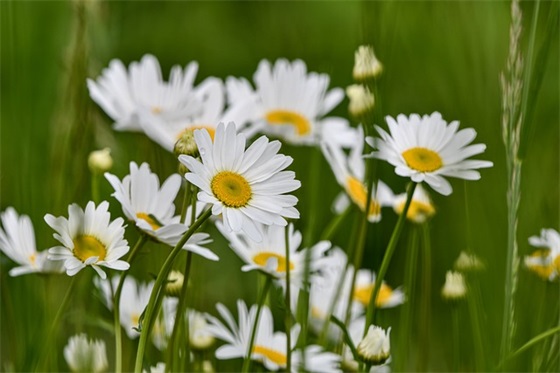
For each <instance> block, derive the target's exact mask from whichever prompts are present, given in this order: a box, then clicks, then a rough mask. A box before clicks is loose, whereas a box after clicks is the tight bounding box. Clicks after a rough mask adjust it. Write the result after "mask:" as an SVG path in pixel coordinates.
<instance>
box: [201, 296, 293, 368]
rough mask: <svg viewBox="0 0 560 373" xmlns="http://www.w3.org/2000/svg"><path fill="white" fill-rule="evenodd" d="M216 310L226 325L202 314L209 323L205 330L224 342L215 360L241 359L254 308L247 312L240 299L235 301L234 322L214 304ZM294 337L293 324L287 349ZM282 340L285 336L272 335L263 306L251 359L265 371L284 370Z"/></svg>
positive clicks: (255, 311) (229, 315) (253, 318)
mask: <svg viewBox="0 0 560 373" xmlns="http://www.w3.org/2000/svg"><path fill="white" fill-rule="evenodd" d="M216 308H217V310H218V313H219V314H220V316H222V318H223V319H224V320H225V321H226V324H227V326H226V325H224V324H223V323H222V322H221V321H219V320H218V319H217V318H216V317H214V316H212V315H209V314H206V318H207V319H208V324H209V325H208V331H209V332H210V333H211V334H213V335H214V337H216V338H218V339H221V340H222V341H224V342H226V344H225V345H223V346H220V347H219V348H218V349H217V350H216V358H218V359H220V360H224V359H234V358H243V357H245V356H246V354H247V349H248V346H249V343H250V339H251V330H252V328H253V325H254V324H255V318H256V315H257V306H256V305H253V306H252V307H251V310H250V311H249V310H248V309H247V306H246V304H245V303H244V302H243V301H242V300H238V301H237V311H238V318H239V319H238V320H239V322H238V323H236V322H235V320H234V318H233V316H232V314H231V313H230V312H229V311H228V309H227V308H226V307H225V306H224V305H223V304H221V303H219V304H217V305H216ZM298 335H299V325H294V327H293V328H292V330H291V341H292V346H291V348H294V346H295V344H296V342H297V337H298ZM286 338H287V337H286V333H283V332H276V333H275V332H274V320H273V318H272V313H271V312H270V309H269V308H268V307H267V306H263V308H262V310H261V316H260V319H259V324H258V325H257V331H256V334H255V343H254V345H253V350H252V353H251V359H252V360H255V361H260V362H262V363H263V364H264V366H265V367H266V369H268V370H278V369H282V368H285V367H286V363H287V351H286Z"/></svg>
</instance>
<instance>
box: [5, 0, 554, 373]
mask: <svg viewBox="0 0 560 373" xmlns="http://www.w3.org/2000/svg"><path fill="white" fill-rule="evenodd" d="M85 4H88V5H87V6H86V8H87V9H86V12H85V13H83V14H82V15H84V14H85V16H84V17H85V18H84V19H83V22H82V24H86V27H85V28H83V29H80V27H78V26H77V21H76V19H77V18H78V15H79V14H80V12H79V11H78V10H77V9H79V8H81V7H83V5H85ZM550 6H551V3H550V2H543V3H542V9H541V15H542V17H541V19H539V22H540V26H543V25H544V23H545V20H546V14H547V9H549V8H550ZM522 10H523V11H524V34H523V35H524V39H523V43H524V44H523V46H524V48H525V50H526V38H527V34H528V30H529V24H530V22H529V20H530V19H531V16H532V12H533V10H534V9H533V4H532V3H529V2H524V3H522ZM0 11H1V14H0V24H1V26H0V27H1V29H0V30H1V35H0V47H1V49H0V50H1V67H0V71H1V101H0V104H1V113H0V119H1V132H0V134H1V139H0V145H1V159H0V188H1V189H0V208H1V209H2V210H4V209H5V208H6V207H8V206H14V207H15V208H16V209H17V210H18V212H19V213H23V214H28V215H30V217H31V218H32V220H33V222H34V225H35V231H36V237H37V243H38V244H37V246H38V249H40V250H41V249H46V248H48V247H51V246H52V245H54V244H55V241H54V239H53V238H52V231H51V230H50V228H49V227H48V226H47V225H46V224H45V223H44V221H43V216H44V215H45V214H46V213H52V214H54V215H66V209H67V206H68V204H70V203H72V202H76V203H78V204H80V205H81V206H85V204H86V203H87V201H88V200H89V199H90V198H91V197H90V189H89V188H90V187H89V185H90V179H89V177H90V176H89V173H88V170H87V163H86V160H87V155H88V153H89V152H90V151H92V150H94V149H98V148H101V147H104V146H110V147H111V148H112V150H113V156H114V159H115V166H114V168H113V170H112V172H113V173H115V174H117V175H118V176H119V177H122V176H124V175H125V174H126V173H127V169H128V163H129V162H130V161H136V162H142V161H147V162H149V163H150V165H151V167H152V169H153V170H155V171H156V172H158V173H159V174H160V175H161V176H162V177H166V176H167V175H169V174H171V173H172V172H174V170H175V167H176V164H175V159H174V157H173V156H172V155H170V154H168V153H166V152H165V151H163V150H161V149H159V147H158V146H157V145H156V144H154V143H152V142H151V141H150V140H148V139H147V138H145V137H144V136H143V135H139V134H132V133H117V132H113V131H112V130H111V120H110V119H109V118H108V117H107V116H105V114H104V113H103V112H102V111H101V110H100V109H99V108H98V107H97V106H96V105H95V103H93V101H91V100H90V99H89V97H88V95H87V90H86V89H85V77H86V76H87V77H97V76H98V75H99V73H100V71H101V69H102V68H103V67H105V66H107V65H108V62H109V61H110V60H111V59H112V58H119V59H121V60H123V61H124V62H125V63H126V64H128V63H129V62H131V61H136V60H139V59H140V58H141V56H142V55H143V54H145V53H152V54H154V55H155V56H156V57H158V59H159V61H160V63H161V65H162V68H163V72H164V76H167V74H168V72H169V69H170V67H171V66H172V65H174V64H180V65H186V64H187V63H188V62H190V61H192V60H196V61H198V62H199V64H200V69H199V73H198V79H197V82H199V81H201V80H202V79H204V78H205V77H207V76H218V77H221V78H225V77H227V76H230V75H233V76H244V77H247V78H251V77H252V74H253V72H254V71H255V69H256V67H257V64H258V62H259V61H260V60H261V59H263V58H267V59H270V60H274V59H276V58H280V57H285V58H288V59H295V58H300V59H302V60H304V61H305V62H306V63H307V66H308V69H309V70H310V71H318V72H325V73H328V74H330V76H331V86H333V87H345V86H347V85H349V84H351V83H352V75H351V70H352V66H353V53H354V51H355V49H356V48H357V46H359V45H361V44H364V43H372V44H373V45H374V46H375V50H376V54H377V55H378V57H379V58H380V60H381V61H382V62H383V64H384V67H385V71H384V74H383V77H382V79H381V81H380V100H381V101H382V105H383V112H384V113H385V114H389V115H393V116H396V115H397V114H399V113H404V114H410V113H420V114H427V113H431V112H433V111H439V112H441V113H442V114H443V117H444V118H445V119H447V120H448V121H451V120H459V121H460V122H461V126H462V127H473V128H475V129H476V131H477V132H478V136H477V138H476V142H482V143H485V144H487V151H486V152H485V153H484V154H483V155H481V156H480V157H479V158H482V159H488V160H491V161H492V162H494V167H493V168H491V169H485V170H482V172H481V173H482V179H481V180H480V181H476V182H468V183H466V184H465V183H464V182H463V181H459V180H453V181H452V185H453V188H454V192H453V194H452V195H451V196H449V197H444V196H440V195H437V194H435V193H433V194H432V196H433V199H434V203H435V204H436V206H437V209H438V213H437V215H436V216H435V218H434V219H433V221H432V222H431V223H430V227H431V233H432V241H433V242H432V244H433V273H432V275H433V277H432V278H433V280H432V283H433V289H432V311H433V315H432V318H431V330H430V333H431V335H430V337H429V340H430V344H431V349H430V356H429V361H430V370H440V371H441V370H443V371H445V370H450V369H451V366H450V365H449V364H450V355H451V346H450V344H449V340H450V338H451V337H450V333H449V330H450V325H451V321H450V320H451V319H450V306H449V305H448V304H446V303H444V302H443V301H441V300H440V297H439V291H440V288H441V286H442V285H443V281H444V277H445V272H446V271H447V270H448V269H450V268H451V266H452V263H453V261H454V259H455V258H456V257H457V255H458V254H459V252H460V251H461V250H465V249H467V247H470V248H471V249H472V250H474V251H475V252H476V253H477V254H478V255H479V256H480V257H481V258H482V259H483V260H484V262H485V263H486V265H487V271H486V272H484V273H483V274H481V275H480V282H481V284H482V296H483V309H484V313H485V319H484V325H485V330H484V332H485V333H484V334H485V340H486V344H485V348H486V349H487V352H488V355H487V356H489V360H490V361H491V362H493V363H495V362H496V360H497V354H498V350H499V340H500V332H501V331H500V329H501V318H502V304H503V298H504V294H503V292H504V290H503V289H504V276H505V258H506V239H507V230H506V172H505V160H504V159H505V157H504V146H503V144H502V137H501V118H500V112H501V93H500V85H499V74H500V72H501V71H502V70H503V69H504V68H505V61H506V58H507V52H508V45H509V22H510V3H509V2H505V1H472V2H467V1H427V2H422V1H418V2H412V1H378V2H358V1H313V2H275V1H263V2H233V1H231V2H220V1H216V2H195V1H193V2H182V1H175V2H165V1H158V2H149V1H145V2H116V1H115V2H97V1H91V2H88V3H81V6H76V4H73V3H72V2H62V1H60V2H54V1H44V2H42V1H41V2H40V1H25V2H13V1H2V2H0ZM541 29H542V27H541V28H539V32H538V33H537V45H539V44H540V42H541V41H542V40H543V39H544V38H545V37H546V35H544V33H543V32H542V31H541ZM551 37H553V41H552V43H551V49H550V51H549V61H548V64H547V65H546V71H545V72H544V79H543V85H542V90H541V92H540V95H539V97H538V100H536V105H537V107H536V108H535V116H534V120H533V122H532V123H530V125H531V126H532V128H533V129H534V131H533V134H532V136H531V137H530V138H526V139H524V141H528V152H527V158H526V160H525V162H524V168H523V175H522V177H523V181H522V201H521V205H520V209H519V234H518V241H519V252H520V254H522V255H525V254H528V253H530V252H532V251H533V249H532V248H530V246H529V245H528V242H527V238H528V237H529V236H531V235H536V234H538V233H539V231H540V229H541V228H543V227H551V228H556V229H558V227H559V195H560V191H559V184H560V183H559V181H560V180H559V175H560V173H559V167H560V163H559V144H560V141H559V140H560V137H559V136H560V135H559V127H560V126H559V122H560V120H559V119H560V118H559V107H558V102H559V86H560V84H559V83H560V75H559V38H558V35H557V34H556V35H552V36H551ZM346 105H347V101H346V100H345V101H344V102H343V103H342V104H341V105H339V106H338V107H337V108H336V110H335V111H334V112H333V113H334V114H336V115H341V116H347V112H346ZM283 151H284V152H286V153H288V154H291V155H293V156H294V158H295V161H294V164H293V166H292V169H294V170H295V171H296V173H297V174H298V175H299V176H298V177H299V178H300V180H302V183H303V186H302V188H301V189H300V190H299V191H298V192H297V193H296V194H297V195H298V197H300V203H299V205H298V206H299V208H300V211H301V214H302V219H301V220H300V221H298V222H296V225H297V226H298V227H299V228H300V229H303V230H305V229H306V223H307V221H308V216H309V198H308V196H309V195H310V194H311V193H317V194H318V196H317V198H318V200H319V202H320V205H319V206H317V208H316V210H314V214H315V216H316V219H317V225H316V229H315V231H314V235H315V237H318V235H319V234H320V232H321V231H322V228H323V227H324V226H325V225H326V224H327V223H328V222H329V221H330V219H331V217H332V214H331V212H330V209H329V206H330V204H331V202H332V200H333V198H334V196H335V195H336V194H337V193H338V191H339V187H338V186H337V184H336V182H335V179H334V177H333V175H332V172H331V170H330V168H329V166H328V165H327V163H326V162H325V161H324V160H321V163H320V170H319V174H320V181H319V183H318V185H320V186H321V188H320V190H317V191H309V190H308V189H309V185H310V184H309V180H308V176H307V175H309V173H310V170H309V167H310V162H309V156H310V154H311V150H310V149H301V148H299V149H298V148H294V147H289V146H284V147H283ZM378 174H379V175H381V177H382V178H383V179H384V180H386V182H387V183H388V184H389V185H390V186H391V187H392V188H393V190H395V191H396V192H400V191H402V190H404V186H405V182H406V180H405V179H403V178H399V177H397V176H395V175H394V173H393V170H392V167H390V166H389V165H386V164H381V163H378ZM101 192H102V198H103V199H107V200H109V201H110V203H111V204H112V207H111V210H112V211H113V213H114V215H115V216H120V215H121V210H120V206H118V203H116V201H115V200H114V199H112V198H111V197H110V193H111V190H110V187H109V185H108V183H105V182H103V183H102V189H101ZM465 192H466V193H467V196H466V197H465ZM467 206H468V211H469V214H470V215H469V222H468V223H469V224H470V231H471V234H470V235H469V234H468V233H467V221H466V220H467V216H466V207H467ZM395 221H396V218H395V216H394V214H393V213H392V211H390V210H387V211H386V212H385V214H384V217H383V220H382V222H381V223H379V224H377V225H376V226H375V227H373V228H372V229H370V234H369V236H368V246H367V249H366V260H365V261H364V266H365V267H368V268H377V267H378V266H379V263H380V258H381V255H382V251H381V250H383V248H384V246H385V244H386V243H387V241H388V239H389V236H390V232H391V231H392V227H393V226H394V224H395ZM350 224H351V219H349V221H348V223H347V226H346V227H344V229H342V230H341V232H340V233H339V234H337V235H336V236H335V238H334V243H336V244H337V245H339V246H341V247H345V245H346V244H347V238H348V233H347V232H349V231H350ZM211 232H215V231H213V230H212V231H211ZM214 236H215V243H214V244H213V245H212V248H213V249H215V251H216V252H217V253H218V254H219V255H220V256H221V258H222V259H221V261H220V262H219V263H209V262H207V261H205V260H203V259H201V258H197V259H196V262H195V264H196V265H195V274H194V280H193V281H194V284H195V289H196V290H195V295H194V301H193V303H194V305H195V306H196V307H198V308H200V309H203V310H206V311H211V312H215V311H214V304H215V303H216V302H224V303H226V304H227V305H229V306H232V305H233V304H234V302H235V300H236V299H237V298H240V297H242V298H243V299H245V300H247V301H248V302H254V301H255V287H254V286H252V285H250V286H247V284H252V283H254V280H255V278H256V275H255V274H254V273H250V274H244V273H241V272H240V271H239V268H240V266H241V262H240V260H239V259H238V258H237V257H235V255H234V254H232V253H231V252H230V251H229V249H227V247H226V246H225V244H224V241H223V239H222V238H220V237H219V235H214ZM127 237H128V238H129V240H130V242H131V244H133V242H134V240H135V239H136V238H137V234H136V232H133V230H132V229H129V230H128V232H127ZM403 238H405V237H403ZM405 242H406V241H405V239H403V240H402V243H403V244H402V245H401V246H400V247H399V248H398V249H397V252H396V255H395V257H394V260H393V262H392V265H391V267H390V270H389V274H388V281H389V283H390V284H393V285H399V284H402V282H403V268H404V260H405V257H406V255H407V252H406V246H405V245H404V243H405ZM166 252H168V249H166V248H164V247H162V246H157V245H155V244H149V245H147V249H145V254H144V255H143V256H142V257H141V258H140V260H139V261H138V264H135V265H134V268H133V273H134V274H135V276H136V277H137V278H142V279H146V280H147V279H149V278H150V273H157V270H158V265H161V263H162V262H163V260H164V257H165V253H166ZM11 266H12V264H11V263H10V261H9V260H8V259H7V258H5V257H2V262H1V275H0V278H1V299H2V301H1V320H0V330H1V333H0V335H1V337H0V342H1V346H0V353H1V358H0V370H11V369H14V370H16V371H26V370H30V369H32V367H33V365H32V364H33V361H34V360H33V359H34V356H36V354H37V351H38V350H39V349H40V348H41V341H43V340H44V338H45V335H46V333H47V330H48V326H49V320H51V319H52V318H53V316H54V313H55V312H56V309H57V306H58V304H59V303H60V301H61V299H62V297H63V295H64V292H65V291H66V287H67V283H68V278H66V276H60V277H57V278H49V279H47V278H44V277H39V276H24V277H18V278H10V277H9V276H8V270H9V268H11ZM419 271H420V272H421V271H422V268H419ZM419 274H420V273H419ZM92 277H93V271H91V270H89V269H88V270H85V271H83V272H82V273H80V274H79V282H78V290H77V291H76V294H75V296H73V298H72V303H71V308H70V311H69V312H68V315H67V317H66V318H65V320H64V326H63V332H62V333H61V335H60V341H59V343H64V344H65V341H66V337H67V336H68V335H71V334H73V333H75V332H77V331H87V332H88V333H89V334H91V335H95V336H98V337H101V338H104V340H105V341H106V342H107V344H108V350H109V351H112V344H113V343H114V342H113V339H112V337H111V334H110V332H109V331H108V330H107V329H106V328H105V327H104V324H103V323H100V322H99V319H101V318H102V319H103V320H105V321H106V322H107V321H108V322H111V315H110V314H109V313H108V311H106V310H105V309H104V307H103V306H102V305H101V303H100V302H99V301H98V300H97V299H96V297H95V296H93V294H95V292H94V289H93V285H92V281H91V278H92ZM518 287H519V291H518V297H517V304H516V308H517V325H518V329H517V334H516V338H515V339H514V344H515V346H520V345H521V344H522V343H524V342H525V341H526V340H528V339H529V338H530V337H531V336H534V335H535V334H536V333H537V332H538V331H539V328H545V326H544V324H538V320H537V319H538V318H537V317H536V312H535V310H534V308H535V307H537V306H538V305H539V304H541V303H542V302H545V304H546V305H547V306H546V307H545V310H546V311H545V314H544V316H542V317H541V318H542V319H543V320H544V321H543V322H544V323H545V324H546V325H548V326H551V325H553V324H554V320H553V317H554V314H555V312H557V308H558V302H559V300H558V283H554V284H549V285H545V284H544V283H543V282H542V281H540V280H538V279H536V278H535V277H534V276H532V275H531V274H530V273H527V272H526V270H524V269H521V270H520V274H519V286H518ZM419 296H420V297H421V296H422V294H419ZM461 307H462V306H461ZM399 312H400V311H399V309H394V310H390V311H384V312H383V314H382V320H383V321H384V322H386V324H387V325H386V326H388V325H392V326H393V331H395V330H397V329H398V324H397V321H398V320H399V318H398V315H399ZM461 312H463V315H464V316H465V317H466V308H465V307H462V308H461ZM99 315H100V316H101V318H100V317H98V316H99ZM465 320H468V319H467V318H465ZM416 322H418V323H420V322H422V320H416ZM557 322H558V321H556V324H557ZM536 325H541V326H536ZM462 328H464V330H463V331H464V337H462V351H463V352H462V353H463V366H462V368H463V369H472V368H473V367H472V363H471V359H470V358H469V357H470V356H472V351H473V346H472V339H471V336H470V332H469V325H468V323H466V325H463V326H462ZM397 335H398V333H396V332H395V334H394V336H393V341H394V343H398V341H395V338H396V336H397ZM125 340H126V338H125ZM409 342H410V345H411V350H412V351H415V346H418V345H419V344H422V343H425V341H422V340H419V338H418V336H417V335H411V336H410V341H409ZM134 346H135V342H130V341H127V343H126V346H125V350H124V351H125V362H126V361H128V360H131V359H133V358H134V351H135V350H134V349H135V347H134ZM149 354H152V355H151V356H152V357H153V358H154V359H157V354H156V352H155V351H149ZM110 355H111V352H110ZM398 358H399V357H398V356H394V359H398ZM402 358H407V357H404V356H403V357H402ZM408 358H410V359H411V360H413V359H415V356H413V355H411V356H409V357H408ZM58 359H59V360H60V361H59V364H60V365H59V369H61V370H63V369H66V366H65V363H64V362H63V361H62V360H63V359H62V352H61V351H59V354H58ZM154 363H155V360H154ZM514 364H515V365H514V366H515V367H516V368H518V369H519V370H527V369H530V367H531V359H530V353H527V354H524V355H522V356H521V357H520V358H519V359H516V360H515V363H514ZM111 366H112V365H111ZM220 367H221V368H223V369H233V368H231V365H228V363H227V362H226V363H221V365H220ZM408 369H414V365H410V366H409V367H408Z"/></svg>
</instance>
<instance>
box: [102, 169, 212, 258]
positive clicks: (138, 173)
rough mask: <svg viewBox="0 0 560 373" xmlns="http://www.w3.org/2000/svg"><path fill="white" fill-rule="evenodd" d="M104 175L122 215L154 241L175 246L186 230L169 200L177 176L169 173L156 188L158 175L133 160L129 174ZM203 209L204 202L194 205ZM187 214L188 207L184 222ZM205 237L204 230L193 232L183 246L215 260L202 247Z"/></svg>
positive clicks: (178, 179) (176, 186) (178, 181)
mask: <svg viewBox="0 0 560 373" xmlns="http://www.w3.org/2000/svg"><path fill="white" fill-rule="evenodd" d="M105 178H106V179H107V180H108V181H109V183H111V185H112V187H113V188H114V189H115V192H114V193H113V194H112V196H113V197H115V198H116V199H117V201H119V202H120V203H121V206H122V209H123V212H124V214H125V216H126V217H127V218H128V219H129V220H131V221H133V222H134V223H135V224H136V226H137V227H138V228H139V229H140V230H142V231H143V232H144V233H146V234H148V235H149V236H151V237H153V238H154V239H155V240H157V241H160V242H163V243H165V244H167V245H169V246H175V245H176V244H177V243H178V242H179V240H180V239H181V237H182V236H183V235H184V234H185V232H186V231H187V230H188V228H189V226H188V225H186V224H181V222H180V219H181V217H180V216H179V215H174V213H175V205H174V204H173V201H174V200H175V198H176V197H177V193H178V192H179V189H180V188H181V177H180V176H179V175H177V174H173V175H171V176H169V178H167V180H165V182H164V183H163V185H162V186H161V188H160V184H159V178H158V176H157V175H156V174H154V173H152V172H151V171H150V166H149V165H148V164H147V163H142V164H141V165H140V167H138V165H137V164H136V163H135V162H130V174H129V175H127V176H125V177H124V178H123V179H122V181H120V180H119V179H118V178H117V177H116V176H115V175H112V174H109V173H106V174H105ZM203 208H204V204H197V208H196V213H197V215H199V214H200V213H201V212H202V210H203ZM191 215H192V208H191V207H189V208H188V209H187V212H186V219H185V221H186V222H190V221H191ZM208 237H209V235H208V234H206V233H195V234H193V235H192V236H191V237H190V238H189V240H188V241H187V242H186V243H185V246H183V248H184V249H186V250H188V251H192V252H194V253H195V254H198V255H201V256H203V257H204V258H206V259H209V260H218V259H219V258H218V256H217V255H216V254H214V253H213V252H212V251H211V250H209V249H207V248H205V247H202V245H204V244H206V243H208V242H210V241H209V240H208Z"/></svg>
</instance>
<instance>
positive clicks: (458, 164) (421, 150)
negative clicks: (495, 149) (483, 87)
mask: <svg viewBox="0 0 560 373" xmlns="http://www.w3.org/2000/svg"><path fill="white" fill-rule="evenodd" d="M386 120H387V124H388V125H389V131H390V133H391V134H388V133H387V132H385V130H383V129H382V128H380V127H378V126H376V129H377V132H378V133H379V135H380V136H381V139H373V138H368V139H366V141H367V142H368V144H370V145H371V146H373V147H374V148H376V149H377V150H376V151H374V152H373V153H371V156H373V157H376V158H379V159H383V160H386V161H387V162H389V163H390V164H392V165H393V166H395V172H396V174H397V175H399V176H404V177H410V178H411V179H412V181H414V182H417V183H420V182H422V181H425V182H426V183H428V185H430V187H432V188H433V189H434V190H435V191H437V192H438V193H440V194H443V195H449V194H451V192H452V190H453V189H452V188H451V184H449V182H448V181H447V180H446V179H445V178H444V176H451V177H457V178H460V179H466V180H478V179H480V173H479V172H478V171H475V170H476V169H479V168H485V167H492V166H493V163H492V162H489V161H478V160H467V158H468V157H470V156H473V155H476V154H480V153H482V152H484V150H485V149H486V145H484V144H475V145H468V144H469V143H470V142H471V141H472V140H473V139H474V138H475V136H476V131H475V130H474V129H472V128H466V129H462V130H461V131H458V132H457V129H458V127H459V122H457V121H453V122H451V123H449V125H448V124H447V122H446V121H445V120H443V118H442V117H441V114H440V113H438V112H434V113H433V114H432V115H424V116H423V117H420V116H419V115H418V114H412V115H411V116H410V117H406V116H404V115H402V114H400V115H399V116H397V119H396V120H395V119H393V118H392V117H390V116H387V117H386ZM467 145H468V146H467Z"/></svg>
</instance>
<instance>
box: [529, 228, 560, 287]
mask: <svg viewBox="0 0 560 373" xmlns="http://www.w3.org/2000/svg"><path fill="white" fill-rule="evenodd" d="M529 243H530V244H531V245H532V246H535V247H539V248H541V249H539V250H536V251H535V252H534V253H533V254H531V255H530V256H526V257H525V260H524V261H525V265H526V266H527V268H529V269H530V270H531V271H533V272H535V273H536V274H537V275H539V276H540V277H542V278H543V279H545V280H549V281H552V280H554V279H556V278H557V277H559V276H560V234H559V233H558V232H557V231H556V230H554V229H542V230H541V235H540V237H539V236H532V237H530V238H529Z"/></svg>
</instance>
